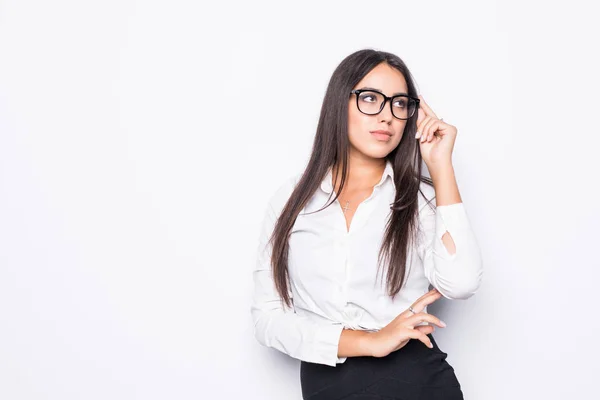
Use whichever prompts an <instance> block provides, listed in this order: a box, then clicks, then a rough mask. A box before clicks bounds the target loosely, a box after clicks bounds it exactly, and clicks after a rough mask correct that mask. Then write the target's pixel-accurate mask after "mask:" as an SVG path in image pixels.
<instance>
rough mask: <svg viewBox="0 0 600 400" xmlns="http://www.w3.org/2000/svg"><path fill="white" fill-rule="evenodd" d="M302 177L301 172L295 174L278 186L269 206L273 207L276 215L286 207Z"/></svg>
mask: <svg viewBox="0 0 600 400" xmlns="http://www.w3.org/2000/svg"><path fill="white" fill-rule="evenodd" d="M301 177H302V173H301V172H299V173H293V174H291V175H288V177H287V178H285V179H283V180H282V181H281V182H279V184H277V186H276V187H275V189H274V191H273V192H272V193H271V196H270V197H269V205H270V206H271V207H273V210H274V211H275V212H276V213H280V212H281V210H282V209H283V207H285V204H286V203H287V201H288V199H289V198H290V196H291V195H292V192H293V191H294V189H295V188H296V185H297V184H298V182H299V181H300V178H301Z"/></svg>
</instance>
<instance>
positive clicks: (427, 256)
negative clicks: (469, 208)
mask: <svg viewBox="0 0 600 400" xmlns="http://www.w3.org/2000/svg"><path fill="white" fill-rule="evenodd" d="M419 220H420V223H421V227H422V236H421V240H420V243H419V257H420V259H421V261H422V263H423V268H424V270H425V276H426V277H427V279H428V280H429V282H430V283H431V284H432V285H433V287H435V288H436V289H437V290H438V291H439V292H440V293H441V294H442V295H443V296H444V297H446V298H448V299H467V298H469V297H471V296H472V295H474V294H475V292H476V291H477V290H478V289H479V286H480V284H481V279H482V276H483V260H482V256H481V250H480V248H479V244H478V242H477V239H476V237H475V233H474V232H473V229H472V228H471V224H470V222H469V218H468V216H467V213H466V210H465V206H464V204H463V203H455V204H450V205H443V206H437V207H436V206H434V205H433V206H432V205H429V204H426V205H425V206H423V207H421V209H420V212H419ZM446 232H448V233H449V234H450V236H452V240H453V241H454V245H455V248H456V250H455V253H453V254H450V253H449V252H448V249H447V248H446V246H445V245H444V242H443V241H442V236H444V234H445V233H446Z"/></svg>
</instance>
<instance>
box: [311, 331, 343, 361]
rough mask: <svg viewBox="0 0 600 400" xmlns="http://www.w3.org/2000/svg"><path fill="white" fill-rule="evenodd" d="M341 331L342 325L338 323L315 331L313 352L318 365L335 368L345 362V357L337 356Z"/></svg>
mask: <svg viewBox="0 0 600 400" xmlns="http://www.w3.org/2000/svg"><path fill="white" fill-rule="evenodd" d="M343 329H344V325H343V324H342V323H339V324H334V325H323V326H322V327H320V328H319V329H318V330H317V334H316V337H315V343H314V346H315V347H314V351H315V357H316V359H318V360H319V361H318V362H319V363H321V364H325V365H329V366H331V367H335V366H336V364H342V363H343V362H345V361H346V359H347V357H338V356H337V354H338V348H339V344H340V337H341V336H342V330H343Z"/></svg>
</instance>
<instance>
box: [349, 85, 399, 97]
mask: <svg viewBox="0 0 600 400" xmlns="http://www.w3.org/2000/svg"><path fill="white" fill-rule="evenodd" d="M361 89H362V90H377V91H378V92H381V93H383V90H381V89H376V88H372V87H367V86H365V87H363V88H361ZM399 94H404V95H407V96H408V93H404V92H398V93H394V94H393V95H392V96H398V95H399Z"/></svg>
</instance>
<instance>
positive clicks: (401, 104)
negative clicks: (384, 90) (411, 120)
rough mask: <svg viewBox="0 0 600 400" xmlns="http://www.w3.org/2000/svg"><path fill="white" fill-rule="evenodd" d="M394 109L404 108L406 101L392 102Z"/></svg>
mask: <svg viewBox="0 0 600 400" xmlns="http://www.w3.org/2000/svg"><path fill="white" fill-rule="evenodd" d="M394 107H398V108H404V107H406V100H396V101H395V102H394Z"/></svg>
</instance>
